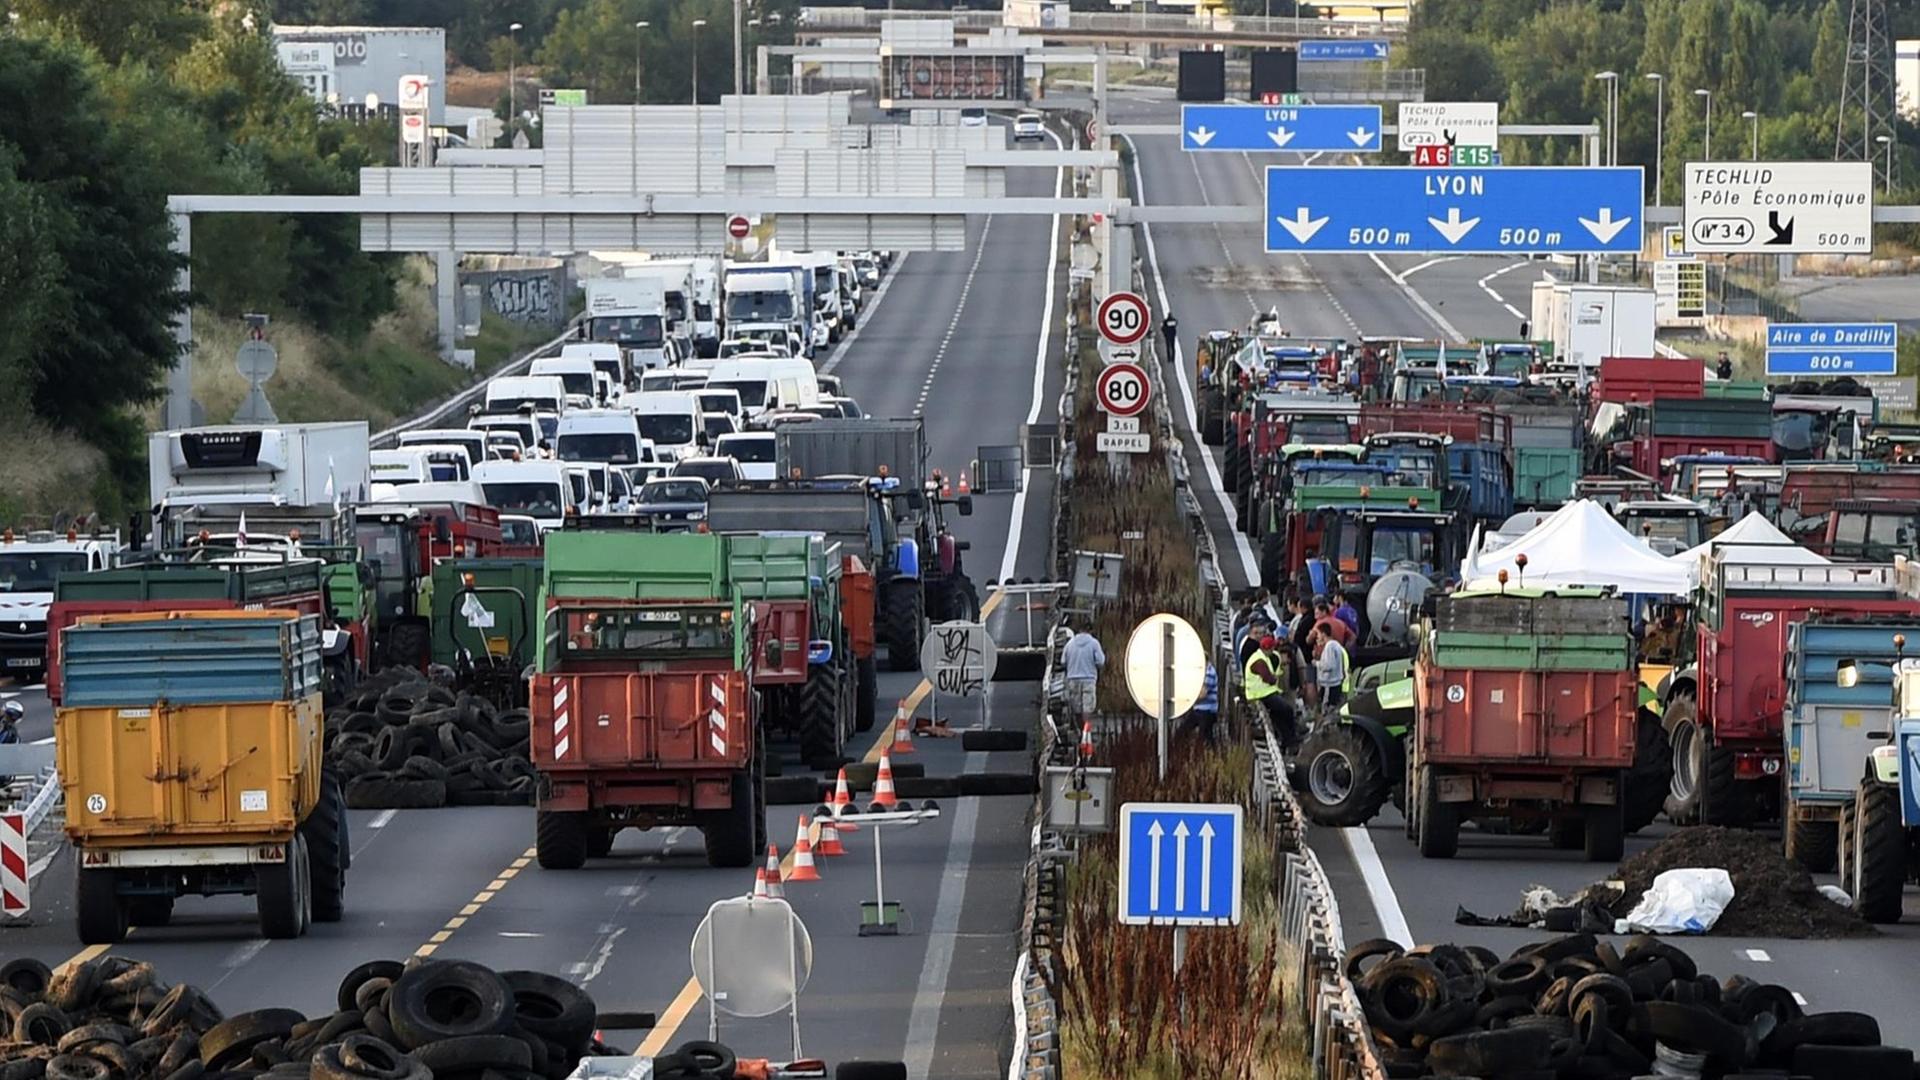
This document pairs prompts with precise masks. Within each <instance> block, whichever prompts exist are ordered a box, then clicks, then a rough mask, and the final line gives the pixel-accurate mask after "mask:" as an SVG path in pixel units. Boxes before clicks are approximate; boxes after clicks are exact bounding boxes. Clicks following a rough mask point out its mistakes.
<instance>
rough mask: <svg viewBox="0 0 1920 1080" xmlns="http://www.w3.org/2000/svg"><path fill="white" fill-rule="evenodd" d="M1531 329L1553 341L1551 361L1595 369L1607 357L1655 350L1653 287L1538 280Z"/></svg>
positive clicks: (1589, 372)
mask: <svg viewBox="0 0 1920 1080" xmlns="http://www.w3.org/2000/svg"><path fill="white" fill-rule="evenodd" d="M1532 307H1533V332H1534V333H1535V334H1536V335H1540V334H1544V335H1545V340H1547V341H1549V342H1551V343H1552V345H1553V356H1554V363H1553V366H1554V367H1556V368H1564V369H1571V370H1573V371H1575V372H1577V373H1579V375H1580V377H1581V379H1582V381H1585V380H1586V379H1590V378H1592V377H1593V376H1594V375H1595V374H1597V373H1598V370H1599V365H1600V360H1601V358H1602V357H1607V356H1652V355H1654V349H1653V343H1654V317H1653V308H1654V297H1653V290H1651V289H1639V288H1627V287H1622V286H1616V285H1583V284H1575V283H1570V282H1563V281H1556V282H1538V283H1536V284H1535V285H1534V287H1533V303H1532Z"/></svg>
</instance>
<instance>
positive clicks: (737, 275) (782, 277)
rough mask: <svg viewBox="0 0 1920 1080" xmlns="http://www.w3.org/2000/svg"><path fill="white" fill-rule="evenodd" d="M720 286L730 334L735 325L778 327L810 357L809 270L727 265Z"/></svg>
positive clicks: (811, 275)
mask: <svg viewBox="0 0 1920 1080" xmlns="http://www.w3.org/2000/svg"><path fill="white" fill-rule="evenodd" d="M722 284H723V287H724V289H725V292H726V307H725V309H724V312H725V316H726V320H725V321H726V324H727V326H728V328H729V333H731V328H732V327H734V326H736V325H745V324H749V323H757V324H767V323H777V324H779V325H782V326H785V327H786V328H787V330H788V331H789V332H790V333H792V334H793V335H794V336H795V337H796V338H798V339H799V341H800V348H801V350H802V352H803V353H804V354H805V355H806V356H809V357H811V356H812V355H813V274H812V273H811V272H810V271H809V270H807V269H806V268H803V267H782V268H776V267H770V266H768V265H767V264H764V263H728V264H727V270H726V276H725V277H724V278H723V279H722Z"/></svg>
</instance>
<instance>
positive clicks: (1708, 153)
mask: <svg viewBox="0 0 1920 1080" xmlns="http://www.w3.org/2000/svg"><path fill="white" fill-rule="evenodd" d="M1693 96H1694V97H1697V98H1701V99H1703V100H1705V101H1706V103H1707V130H1706V147H1705V149H1704V151H1703V152H1702V153H1701V155H1700V159H1701V160H1702V161H1712V160H1713V91H1711V90H1695V91H1694V92H1693Z"/></svg>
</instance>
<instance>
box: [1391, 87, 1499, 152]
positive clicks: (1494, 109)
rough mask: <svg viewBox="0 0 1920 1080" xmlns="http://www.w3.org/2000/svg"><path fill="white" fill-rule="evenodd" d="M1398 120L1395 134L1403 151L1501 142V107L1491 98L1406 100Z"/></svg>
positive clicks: (1489, 147) (1492, 144)
mask: <svg viewBox="0 0 1920 1080" xmlns="http://www.w3.org/2000/svg"><path fill="white" fill-rule="evenodd" d="M1399 120H1400V123H1399V124H1398V125H1397V127H1396V129H1395V131H1394V137H1395V139H1396V140H1397V143H1396V148H1397V149H1400V150H1408V151H1411V150H1414V149H1417V148H1419V147H1422V146H1455V147H1463V146H1483V147H1486V148H1487V149H1489V150H1492V149H1495V148H1497V147H1498V146H1499V145H1500V106H1499V105H1497V104H1495V103H1494V102H1491V101H1403V102H1401V103H1400V115H1399ZM1416 164H1418V163H1417V162H1416Z"/></svg>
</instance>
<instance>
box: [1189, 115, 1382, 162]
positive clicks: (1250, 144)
mask: <svg viewBox="0 0 1920 1080" xmlns="http://www.w3.org/2000/svg"><path fill="white" fill-rule="evenodd" d="M1380 128H1381V119H1380V106H1378V105H1211V104H1208V105H1182V106H1181V107H1180V148H1181V149H1182V150H1188V151H1196V152H1202V151H1240V152H1243V153H1245V152H1258V151H1265V152H1267V153H1276V152H1281V151H1288V152H1292V151H1298V152H1301V153H1313V152H1316V151H1330V152H1337V153H1347V154H1355V153H1360V154H1373V153H1378V152H1379V151H1380Z"/></svg>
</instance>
